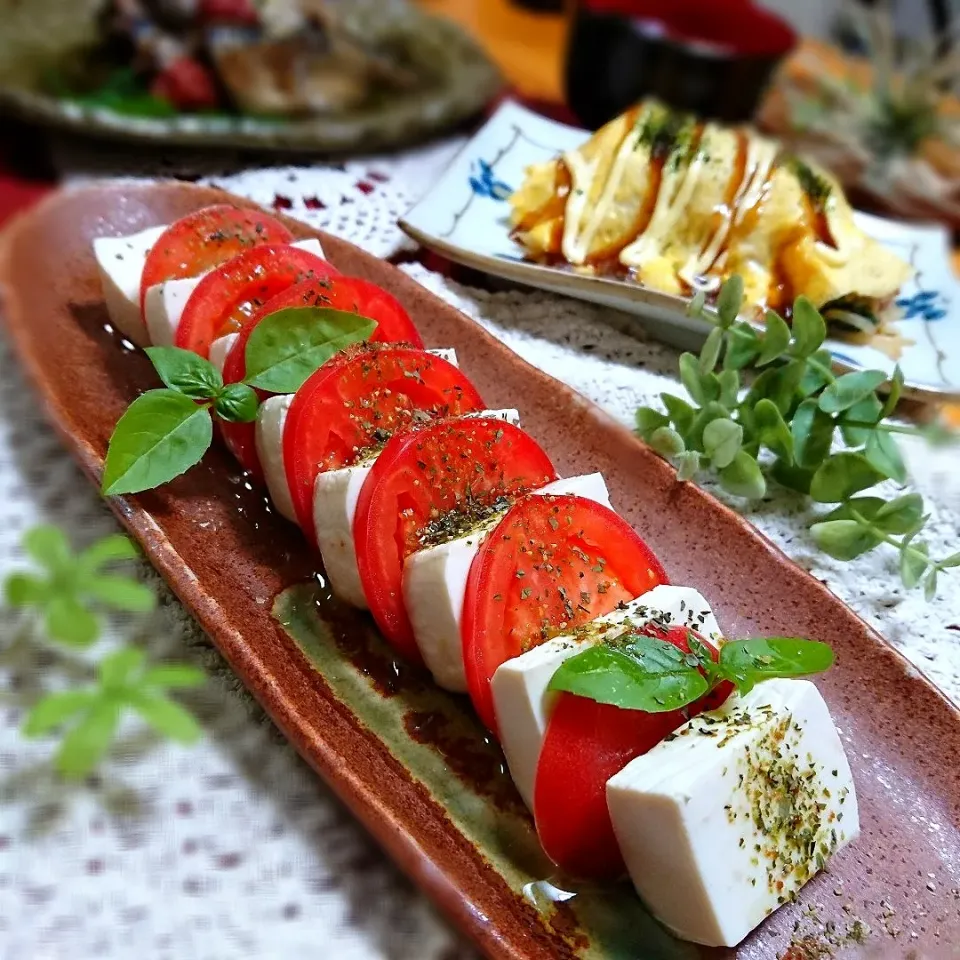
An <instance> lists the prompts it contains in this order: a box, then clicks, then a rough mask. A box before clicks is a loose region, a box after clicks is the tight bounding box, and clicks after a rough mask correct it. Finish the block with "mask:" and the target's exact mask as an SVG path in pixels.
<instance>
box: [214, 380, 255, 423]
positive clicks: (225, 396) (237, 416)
mask: <svg viewBox="0 0 960 960" xmlns="http://www.w3.org/2000/svg"><path fill="white" fill-rule="evenodd" d="M259 406H260V399H259V397H257V391H256V390H254V389H253V387H248V386H247V385H246V384H245V383H228V384H227V385H226V386H225V387H224V388H223V390H221V391H220V393H219V394H217V398H216V399H215V400H214V401H213V409H214V412H215V413H216V415H217V416H218V417H220V418H221V419H222V420H229V421H230V422H231V423H251V422H253V421H254V420H256V419H257V409H258V408H259Z"/></svg>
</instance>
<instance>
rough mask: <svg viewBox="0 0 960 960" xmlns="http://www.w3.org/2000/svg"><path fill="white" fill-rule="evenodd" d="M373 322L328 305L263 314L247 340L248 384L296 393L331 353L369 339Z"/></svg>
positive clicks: (276, 391)
mask: <svg viewBox="0 0 960 960" xmlns="http://www.w3.org/2000/svg"><path fill="white" fill-rule="evenodd" d="M376 328H377V324H376V322H375V321H374V320H371V319H369V318H368V317H361V316H360V315H359V314H356V313H348V312H347V311H345V310H332V309H330V308H329V307H290V308H289V309H286V310H278V311H277V312H276V313H272V314H270V315H269V316H267V317H264V318H263V319H262V320H261V321H260V322H259V323H258V324H257V325H256V326H255V327H254V328H253V332H252V333H251V334H250V339H249V340H248V341H247V348H246V354H245V359H246V364H247V376H246V378H245V380H246V383H248V384H249V385H250V386H251V387H259V388H260V389H261V390H269V391H271V392H272V393H296V392H297V390H299V389H300V387H301V386H302V385H303V382H304V381H305V380H306V379H307V378H308V377H309V376H310V375H311V374H312V373H313V372H314V371H315V370H317V369H319V368H320V366H321V365H322V364H323V363H325V362H326V361H327V360H329V359H330V358H331V357H332V356H333V355H334V354H336V353H339V352H340V351H341V350H343V349H344V347H349V346H350V344H352V343H359V342H360V341H361V340H367V339H369V338H370V335H371V334H372V333H373V331H374V330H376Z"/></svg>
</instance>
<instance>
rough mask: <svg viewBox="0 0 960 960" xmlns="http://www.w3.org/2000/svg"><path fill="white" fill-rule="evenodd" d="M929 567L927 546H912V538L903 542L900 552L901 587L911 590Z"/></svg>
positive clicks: (922, 544)
mask: <svg viewBox="0 0 960 960" xmlns="http://www.w3.org/2000/svg"><path fill="white" fill-rule="evenodd" d="M929 566H930V557H929V556H928V554H927V545H926V544H925V543H918V544H916V546H914V543H913V542H912V538H910V540H905V541H904V543H903V545H902V547H901V550H900V579H901V580H903V585H904V586H905V587H906V588H907V589H908V590H912V589H913V588H914V587H915V586H916V585H917V584H918V583H919V582H920V580H921V578H922V577H923V575H924V573H926V571H927V567H929Z"/></svg>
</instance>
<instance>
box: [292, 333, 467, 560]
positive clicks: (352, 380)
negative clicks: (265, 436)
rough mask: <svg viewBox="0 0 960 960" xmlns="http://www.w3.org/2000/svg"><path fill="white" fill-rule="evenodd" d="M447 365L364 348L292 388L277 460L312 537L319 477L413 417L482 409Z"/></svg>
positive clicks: (411, 352) (414, 354)
mask: <svg viewBox="0 0 960 960" xmlns="http://www.w3.org/2000/svg"><path fill="white" fill-rule="evenodd" d="M482 409H483V400H482V399H481V398H480V394H479V393H477V390H476V388H475V387H474V386H473V384H472V383H471V382H470V381H469V380H468V379H467V378H466V377H465V376H464V374H463V373H461V372H460V370H458V369H457V368H456V367H455V366H454V365H453V364H452V363H448V362H447V361H446V360H443V359H441V358H440V357H435V356H434V355H433V354H431V353H426V352H424V351H423V350H417V349H415V348H414V347H395V346H390V345H386V344H385V345H368V346H366V347H360V348H352V349H350V350H346V351H344V352H343V353H341V354H339V355H338V356H336V357H334V358H333V359H332V360H329V361H327V363H325V364H324V365H323V366H322V367H321V368H320V369H319V370H318V371H317V372H316V373H315V374H313V376H312V377H310V379H309V380H307V382H306V383H305V384H304V385H303V386H302V387H301V388H300V389H299V390H298V391H297V395H296V396H295V397H294V399H293V403H291V404H290V410H289V412H288V413H287V421H286V425H285V426H284V428H283V462H284V466H285V468H286V471H287V482H288V483H289V484H290V493H291V495H292V497H293V504H294V507H295V508H296V511H297V521H298V522H299V524H300V526H301V527H303V531H304V533H305V534H306V535H307V537H308V539H309V540H310V541H311V542H314V541H315V540H316V531H315V530H314V526H313V486H314V481H315V480H316V479H317V474H318V473H320V472H321V471H323V470H336V469H337V468H338V467H344V466H347V465H348V464H350V463H353V462H354V461H356V460H357V459H358V458H359V457H360V456H362V455H363V453H364V452H365V451H367V450H369V449H370V448H371V447H375V446H377V445H379V444H382V443H384V442H385V441H386V440H388V439H389V438H390V437H391V436H392V435H393V434H394V433H395V432H396V431H397V430H401V429H406V428H407V427H410V426H411V425H412V424H413V423H414V422H415V420H416V419H417V417H415V414H419V417H421V418H422V417H424V416H426V417H429V418H434V417H445V416H456V415H457V414H461V413H470V412H471V411H473V410H482Z"/></svg>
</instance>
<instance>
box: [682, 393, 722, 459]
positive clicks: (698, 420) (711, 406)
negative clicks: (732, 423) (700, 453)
mask: <svg viewBox="0 0 960 960" xmlns="http://www.w3.org/2000/svg"><path fill="white" fill-rule="evenodd" d="M728 419H729V414H728V413H727V410H726V408H724V407H723V406H722V405H721V404H720V403H718V402H717V401H716V400H710V401H708V402H707V405H706V406H705V407H703V409H702V410H700V411H698V413H697V415H696V417H694V420H693V423H691V424H690V429H689V430H688V431H687V432H686V434H685V435H684V442H685V443H686V444H687V446H688V447H692V448H693V449H695V450H703V431H704V430H705V429H706V426H707V424H708V423H713V421H714V420H728Z"/></svg>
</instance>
